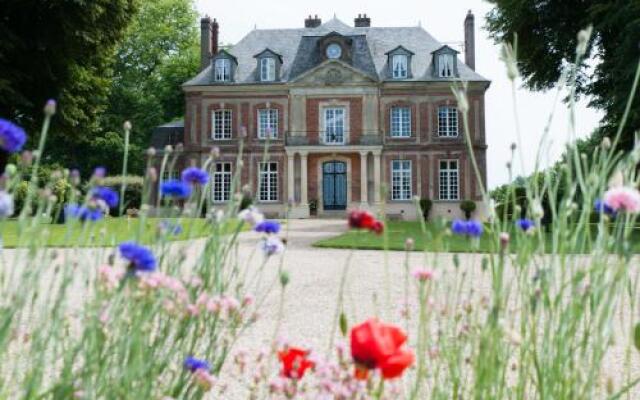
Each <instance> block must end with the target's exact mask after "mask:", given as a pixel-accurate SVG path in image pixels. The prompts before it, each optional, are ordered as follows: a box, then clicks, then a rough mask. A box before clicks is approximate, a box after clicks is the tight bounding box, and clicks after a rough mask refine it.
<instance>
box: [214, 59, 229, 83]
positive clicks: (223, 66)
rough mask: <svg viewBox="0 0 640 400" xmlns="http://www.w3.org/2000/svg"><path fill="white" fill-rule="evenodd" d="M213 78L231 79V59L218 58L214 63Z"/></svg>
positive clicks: (223, 80) (219, 79)
mask: <svg viewBox="0 0 640 400" xmlns="http://www.w3.org/2000/svg"><path fill="white" fill-rule="evenodd" d="M214 67H215V68H214V70H215V74H214V80H215V81H216V82H229V81H231V60H229V59H228V58H218V59H217V60H216V61H215V63H214Z"/></svg>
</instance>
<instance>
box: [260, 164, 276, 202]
mask: <svg viewBox="0 0 640 400" xmlns="http://www.w3.org/2000/svg"><path fill="white" fill-rule="evenodd" d="M259 186H260V188H259V193H260V201H278V163H275V162H266V163H260V184H259Z"/></svg>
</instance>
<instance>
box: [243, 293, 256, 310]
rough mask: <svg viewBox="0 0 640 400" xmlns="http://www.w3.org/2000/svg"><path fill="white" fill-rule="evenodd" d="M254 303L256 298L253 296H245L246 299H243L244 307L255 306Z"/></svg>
mask: <svg viewBox="0 0 640 400" xmlns="http://www.w3.org/2000/svg"><path fill="white" fill-rule="evenodd" d="M254 301H255V298H254V297H253V296H252V295H250V294H248V295H246V296H244V299H242V307H249V306H250V305H252V304H253V302H254Z"/></svg>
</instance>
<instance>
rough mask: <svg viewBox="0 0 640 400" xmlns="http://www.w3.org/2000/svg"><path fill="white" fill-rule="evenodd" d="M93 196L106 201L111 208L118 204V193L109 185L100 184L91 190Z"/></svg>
mask: <svg viewBox="0 0 640 400" xmlns="http://www.w3.org/2000/svg"><path fill="white" fill-rule="evenodd" d="M91 197H93V198H94V199H96V200H102V201H104V202H105V204H106V205H108V206H109V208H114V207H116V206H117V205H118V198H119V196H118V193H116V191H115V190H113V189H111V188H108V187H103V186H98V187H96V188H94V189H93V190H92V191H91Z"/></svg>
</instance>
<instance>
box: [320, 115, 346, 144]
mask: <svg viewBox="0 0 640 400" xmlns="http://www.w3.org/2000/svg"><path fill="white" fill-rule="evenodd" d="M344 114H345V113H344V108H342V107H340V108H326V109H325V110H324V131H325V133H324V142H325V143H326V144H343V143H344Z"/></svg>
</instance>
